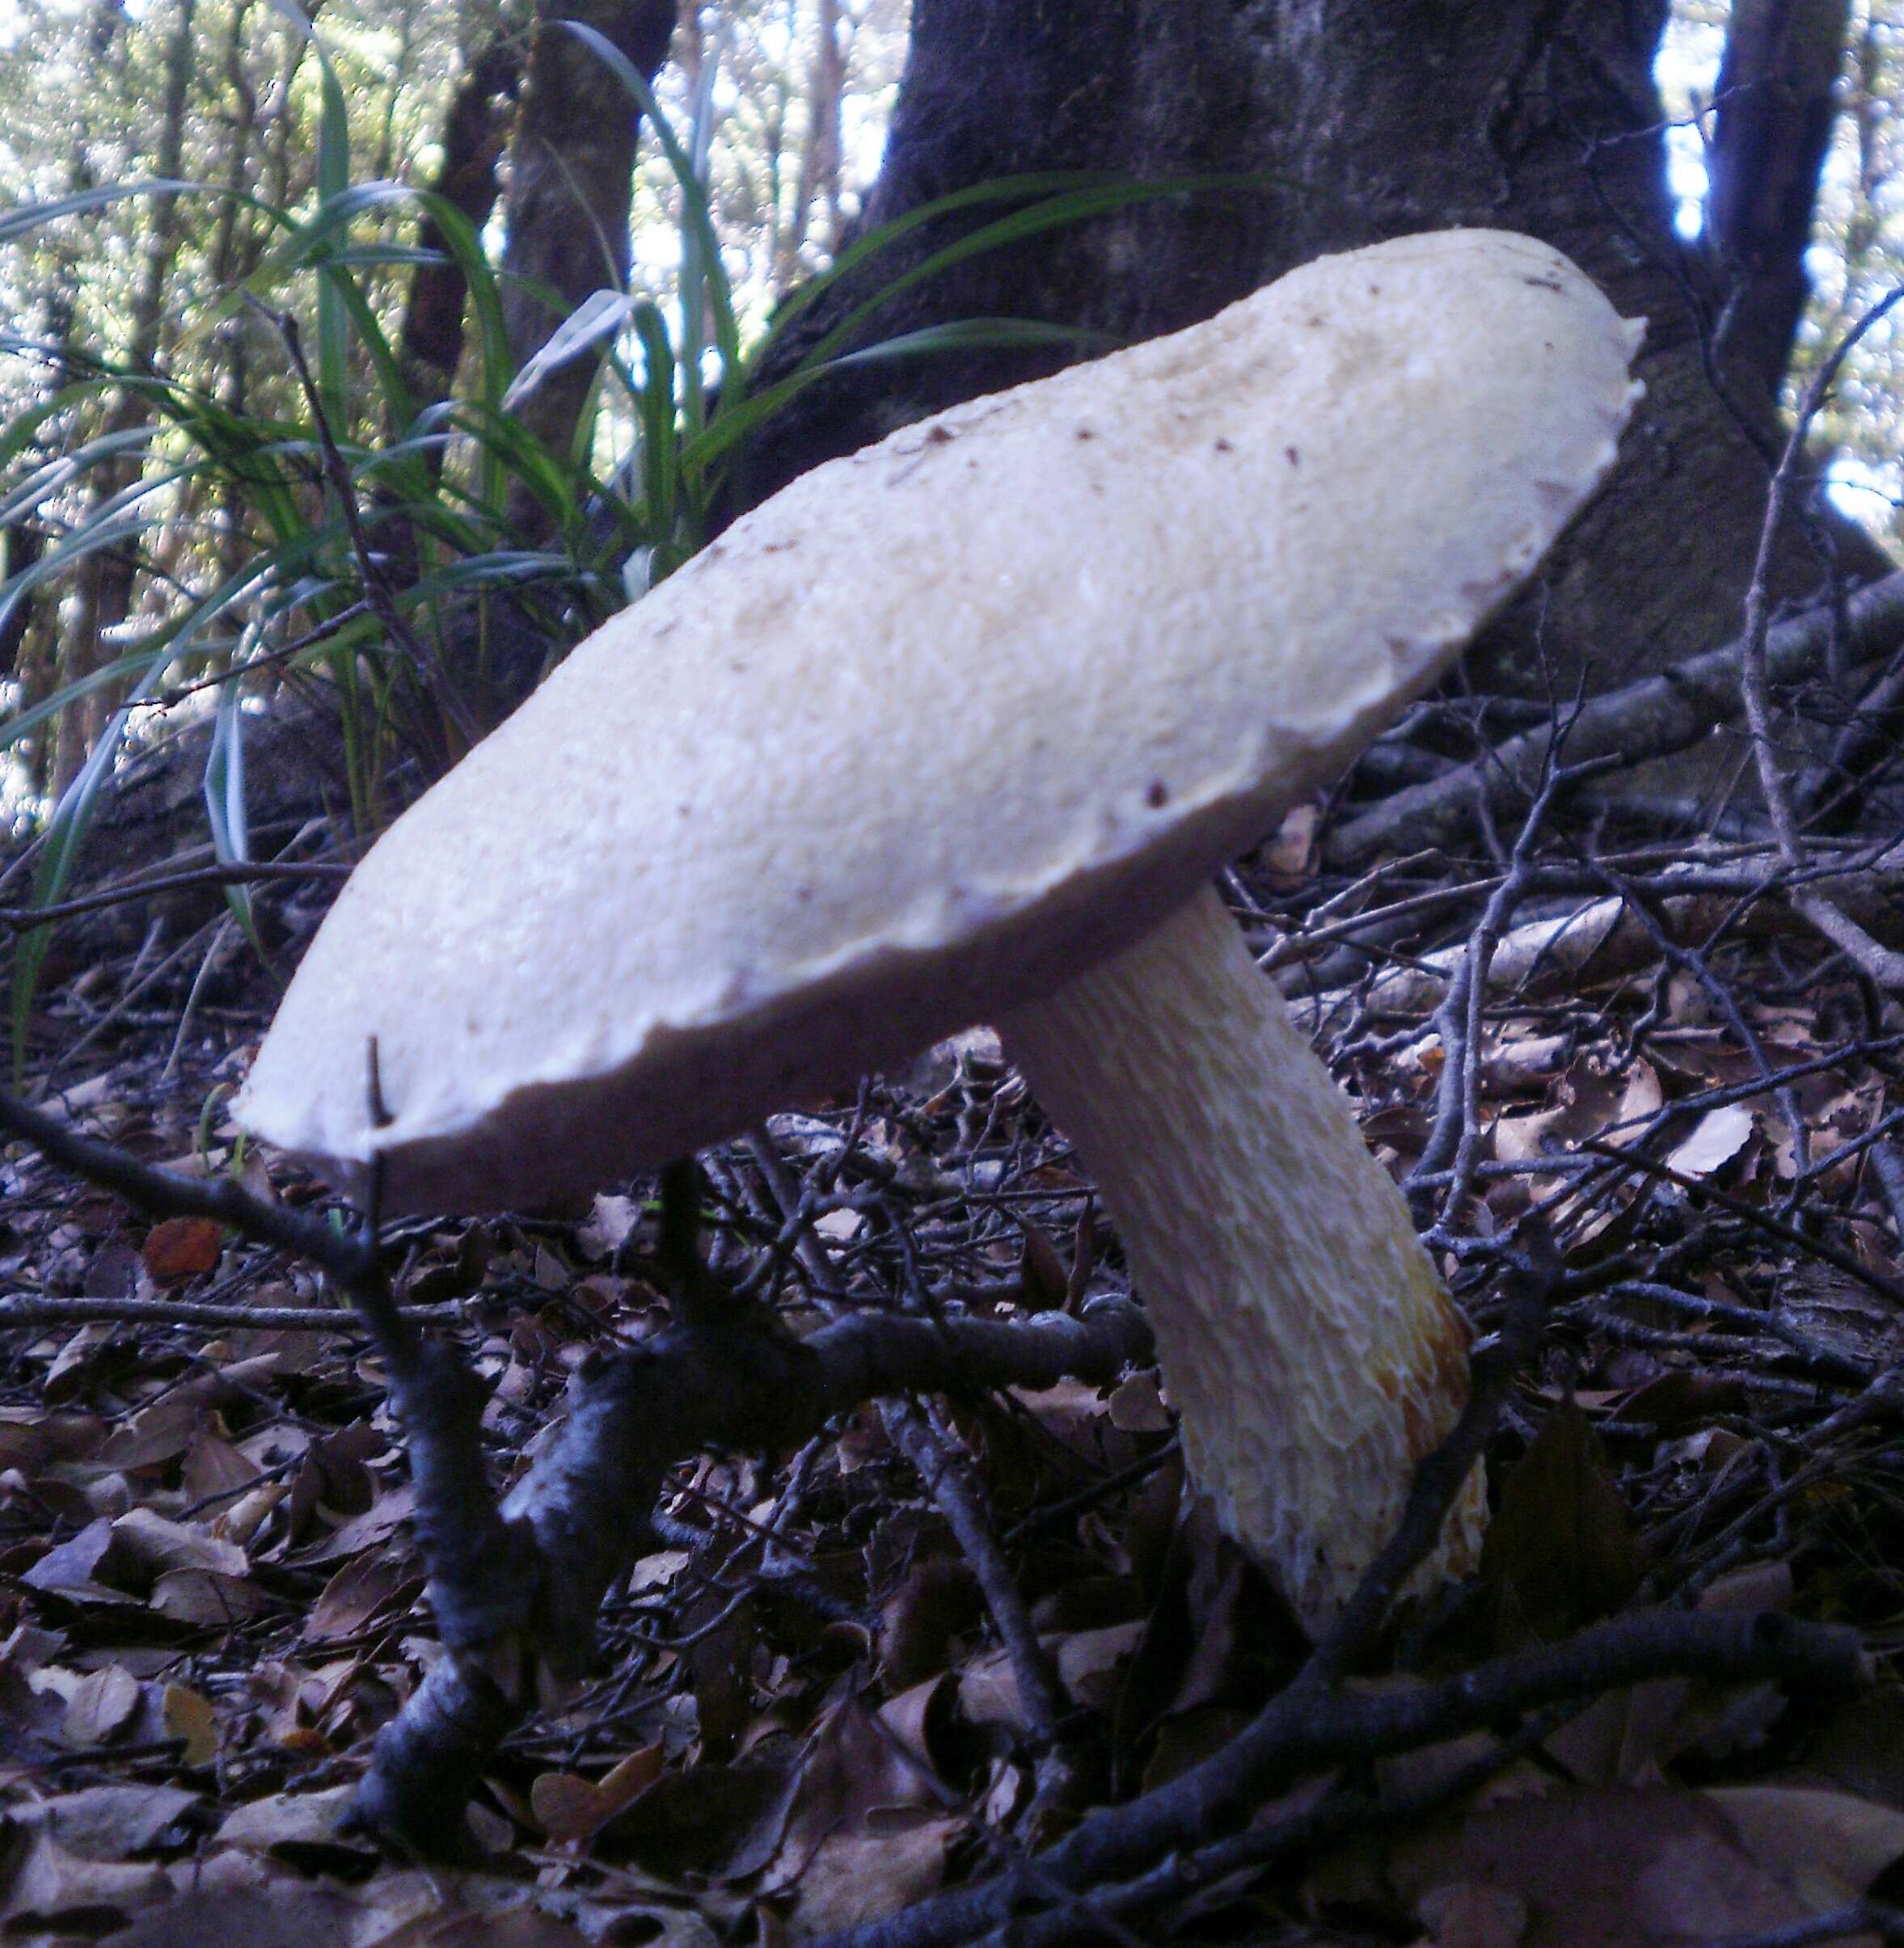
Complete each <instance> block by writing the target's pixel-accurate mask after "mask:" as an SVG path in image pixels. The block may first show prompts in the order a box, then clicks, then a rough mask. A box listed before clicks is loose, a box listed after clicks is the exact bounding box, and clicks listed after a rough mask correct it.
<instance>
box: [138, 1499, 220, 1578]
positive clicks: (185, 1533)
mask: <svg viewBox="0 0 1904 1948" xmlns="http://www.w3.org/2000/svg"><path fill="white" fill-rule="evenodd" d="M112 1542H113V1550H114V1554H115V1555H116V1556H123V1557H124V1558H125V1560H126V1561H127V1562H129V1563H130V1564H131V1565H133V1566H134V1567H135V1568H136V1569H137V1570H138V1571H141V1573H142V1574H143V1575H146V1576H147V1577H149V1578H157V1577H158V1576H161V1575H163V1574H165V1572H166V1571H168V1570H180V1569H196V1570H209V1571H213V1573H214V1574H216V1575H221V1576H242V1575H244V1573H245V1571H247V1569H249V1568H250V1567H251V1564H250V1562H249V1561H248V1560H247V1558H246V1555H245V1552H244V1551H243V1550H242V1549H240V1548H239V1546H238V1545H237V1544H236V1543H235V1542H227V1541H222V1540H221V1539H220V1538H219V1537H217V1536H214V1535H213V1534H212V1533H210V1531H209V1530H208V1529H204V1528H200V1527H198V1525H197V1524H196V1523H192V1522H172V1521H168V1520H167V1519H166V1518H165V1516H162V1515H160V1514H159V1513H158V1511H157V1510H155V1509H151V1508H129V1509H128V1510H127V1511H126V1512H125V1514H124V1515H122V1516H120V1517H119V1518H118V1519H117V1520H116V1521H115V1522H114V1523H113V1524H112Z"/></svg>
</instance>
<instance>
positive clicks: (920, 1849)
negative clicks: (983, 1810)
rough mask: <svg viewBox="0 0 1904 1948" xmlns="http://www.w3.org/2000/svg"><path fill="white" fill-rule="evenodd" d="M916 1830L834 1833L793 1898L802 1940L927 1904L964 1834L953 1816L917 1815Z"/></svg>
mask: <svg viewBox="0 0 1904 1948" xmlns="http://www.w3.org/2000/svg"><path fill="white" fill-rule="evenodd" d="M914 1821H915V1822H916V1823H915V1824H907V1825H904V1826H901V1827H899V1828H893V1827H890V1826H887V1825H884V1824H882V1825H881V1827H880V1829H879V1830H878V1831H876V1832H838V1833H833V1834H830V1835H829V1836H828V1837H827V1838H826V1839H825V1840H822V1841H821V1844H820V1848H819V1850H818V1851H817V1853H815V1854H814V1855H813V1858H812V1859H811V1860H809V1861H808V1862H807V1866H806V1870H805V1871H804V1873H803V1874H801V1875H800V1880H799V1882H798V1884H797V1887H796V1893H795V1897H794V1904H793V1916H792V1919H793V1926H794V1929H795V1932H796V1933H800V1934H821V1933H830V1931H831V1930H833V1929H837V1928H856V1927H859V1926H860V1925H862V1924H863V1923H865V1922H868V1921H880V1920H882V1919H883V1918H884V1916H887V1915H889V1914H897V1912H899V1910H900V1909H901V1908H907V1907H910V1906H911V1905H912V1904H913V1903H914V1901H918V1900H924V1899H925V1897H926V1896H927V1895H928V1894H930V1893H931V1892H932V1891H934V1890H935V1888H936V1887H938V1885H939V1882H940V1881H941V1880H943V1879H944V1877H945V1857H946V1853H947V1852H948V1849H950V1848H951V1846H952V1843H953V1841H954V1840H956V1839H957V1838H958V1836H959V1835H960V1832H961V1831H962V1830H963V1828H964V1827H965V1820H964V1819H962V1818H960V1817H959V1816H957V1815H953V1814H948V1813H935V1814H918V1815H914Z"/></svg>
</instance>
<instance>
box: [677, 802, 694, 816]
mask: <svg viewBox="0 0 1904 1948" xmlns="http://www.w3.org/2000/svg"><path fill="white" fill-rule="evenodd" d="M693 810H694V807H693V806H692V805H677V806H676V807H674V816H675V817H677V818H678V819H684V818H686V816H688V814H689V813H690V812H692V811H693Z"/></svg>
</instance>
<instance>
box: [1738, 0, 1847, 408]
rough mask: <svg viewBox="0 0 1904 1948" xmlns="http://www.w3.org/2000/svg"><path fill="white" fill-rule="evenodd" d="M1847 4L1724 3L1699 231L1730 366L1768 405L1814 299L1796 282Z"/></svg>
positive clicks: (1819, 0) (1839, 0) (1826, 138)
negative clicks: (1718, 299) (1766, 396)
mask: <svg viewBox="0 0 1904 1948" xmlns="http://www.w3.org/2000/svg"><path fill="white" fill-rule="evenodd" d="M1850 25H1851V4H1850V0H1733V10H1732V25H1731V27H1730V29H1729V32H1728V33H1727V36H1726V41H1725V61H1724V64H1723V65H1721V67H1720V70H1719V89H1718V95H1717V102H1718V112H1717V114H1716V116H1715V117H1714V122H1713V130H1712V150H1711V153H1710V155H1709V157H1708V168H1709V170H1710V171H1711V177H1712V191H1711V194H1710V196H1709V198H1708V202H1707V205H1706V230H1707V235H1708V238H1709V240H1710V243H1711V247H1712V251H1713V254H1714V255H1715V256H1716V259H1717V265H1716V272H1717V276H1718V278H1719V281H1720V291H1721V293H1723V303H1724V310H1723V313H1722V317H1721V329H1720V343H1721V345H1722V347H1723V348H1724V356H1725V358H1726V361H1727V362H1728V364H1729V365H1731V366H1733V367H1734V368H1735V369H1738V370H1739V371H1740V372H1741V377H1742V378H1744V379H1746V380H1750V381H1752V382H1756V383H1757V384H1758V385H1759V386H1763V388H1764V389H1765V390H1767V391H1769V392H1770V393H1771V394H1773V395H1774V396H1776V394H1777V393H1778V390H1779V382H1780V381H1781V380H1782V379H1783V378H1784V374H1785V367H1786V365H1787V363H1788V361H1789V360H1790V358H1791V356H1792V339H1793V337H1794V335H1796V332H1797V330H1798V321H1799V319H1800V318H1801V317H1802V316H1803V314H1804V312H1805V302H1806V300H1807V299H1808V298H1809V297H1810V295H1811V282H1810V280H1809V278H1808V277H1807V276H1805V246H1806V244H1807V243H1809V242H1810V240H1811V230H1812V207H1813V204H1814V203H1815V202H1816V201H1817V193H1818V171H1819V170H1820V168H1821V167H1822V166H1823V163H1824V160H1825V152H1826V149H1827V148H1828V147H1829V146H1830V141H1831V124H1832V121H1833V119H1834V116H1835V114H1836V103H1834V100H1833V99H1832V91H1833V89H1834V86H1835V85H1836V83H1837V81H1838V76H1839V69H1840V68H1841V66H1842V65H1843V57H1844V46H1845V37H1846V35H1847V32H1848V30H1849V28H1850Z"/></svg>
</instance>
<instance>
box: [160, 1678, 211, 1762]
mask: <svg viewBox="0 0 1904 1948" xmlns="http://www.w3.org/2000/svg"><path fill="white" fill-rule="evenodd" d="M159 1711H160V1714H161V1716H162V1717H163V1719H164V1722H165V1729H166V1733H167V1736H168V1737H171V1738H175V1739H184V1741H185V1750H184V1753H183V1754H182V1755H181V1756H182V1757H183V1759H184V1762H185V1764H186V1765H189V1766H192V1767H195V1768H196V1767H197V1766H200V1765H210V1764H211V1762H212V1760H213V1759H215V1758H216V1757H217V1756H218V1716H217V1713H216V1712H215V1711H214V1710H213V1709H212V1701H211V1700H210V1699H209V1697H206V1696H205V1693H203V1692H201V1691H194V1690H193V1689H192V1688H191V1686H190V1685H189V1684H167V1686H166V1688H165V1692H164V1694H163V1697H162V1698H161V1699H160V1701H159Z"/></svg>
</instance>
